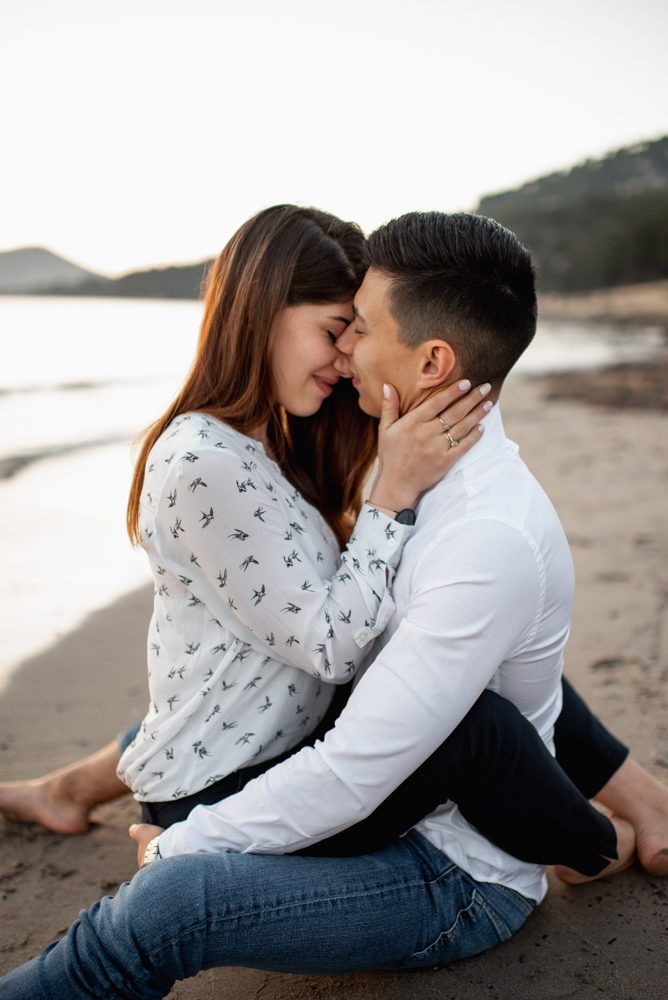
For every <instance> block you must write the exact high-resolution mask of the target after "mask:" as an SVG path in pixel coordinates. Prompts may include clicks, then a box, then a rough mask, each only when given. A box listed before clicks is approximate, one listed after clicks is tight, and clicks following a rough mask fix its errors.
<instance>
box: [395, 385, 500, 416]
mask: <svg viewBox="0 0 668 1000" xmlns="http://www.w3.org/2000/svg"><path fill="white" fill-rule="evenodd" d="M491 388H492V387H491V385H490V383H489V382H485V383H484V384H483V385H479V386H476V387H475V389H471V383H470V382H469V380H468V379H462V380H461V381H460V382H457V383H455V384H454V385H449V386H448V387H447V388H446V389H441V391H440V392H435V393H434V395H433V396H430V397H429V399H426V400H425V401H424V403H421V404H420V406H417V407H416V408H415V410H414V411H413V413H414V414H415V415H416V416H417V417H418V419H419V420H423V421H429V420H433V418H434V417H438V416H440V417H442V418H443V420H444V422H445V423H446V424H454V423H456V422H457V421H458V420H461V419H462V417H464V416H465V415H466V414H467V413H470V411H471V410H472V409H473V408H474V406H477V405H478V403H479V402H480V400H481V398H484V397H485V396H487V395H488V394H489V392H490V390H491Z"/></svg>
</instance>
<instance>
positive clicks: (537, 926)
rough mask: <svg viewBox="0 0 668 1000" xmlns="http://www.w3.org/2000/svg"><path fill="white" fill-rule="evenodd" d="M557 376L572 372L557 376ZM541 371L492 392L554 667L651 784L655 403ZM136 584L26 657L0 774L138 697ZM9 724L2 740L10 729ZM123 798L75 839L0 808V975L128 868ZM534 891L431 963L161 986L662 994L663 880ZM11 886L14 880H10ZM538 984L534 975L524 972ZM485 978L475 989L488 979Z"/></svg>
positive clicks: (657, 734) (661, 612)
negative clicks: (558, 585) (551, 638)
mask: <svg viewBox="0 0 668 1000" xmlns="http://www.w3.org/2000/svg"><path fill="white" fill-rule="evenodd" d="M568 378H571V379H572V376H568ZM550 383H551V380H550V379H545V378H528V377H519V376H518V377H517V378H516V379H514V380H512V381H510V382H509V384H508V386H507V387H506V389H505V390H504V395H503V400H502V411H503V415H504V422H505V425H506V431H507V433H508V436H509V437H510V438H511V439H512V440H515V441H518V442H519V444H520V451H521V455H522V457H523V458H524V460H525V461H526V463H527V465H528V466H529V468H530V469H531V470H532V471H533V472H534V474H535V475H536V476H537V478H538V480H539V482H540V483H541V485H542V486H543V487H544V488H545V490H546V492H547V493H548V495H549V496H550V498H551V499H552V501H553V503H554V504H555V507H556V508H557V511H558V513H559V515H560V517H561V519H562V522H563V524H564V528H565V530H566V534H567V537H568V539H569V542H570V545H571V551H572V554H573V558H574V562H575V567H576V580H577V584H576V603H575V611H574V615H573V628H572V634H571V639H570V640H569V644H568V647H567V651H566V673H567V675H568V677H569V679H570V680H571V681H573V683H574V684H575V686H576V688H577V689H578V690H579V691H580V692H581V693H582V694H583V695H584V697H585V698H586V699H587V700H588V702H589V704H590V705H591V707H592V709H593V711H594V712H595V713H596V714H597V715H599V716H600V717H601V718H602V720H603V721H604V722H605V723H606V724H607V725H609V726H610V727H611V729H613V731H614V732H615V733H616V735H618V736H619V738H620V739H622V740H623V741H624V742H626V743H627V744H629V745H630V746H631V749H632V752H633V754H634V756H635V757H636V758H637V759H638V760H639V761H640V763H642V764H643V765H644V766H645V767H647V768H648V769H649V770H650V771H651V772H652V773H653V774H654V775H655V776H656V777H658V778H659V779H660V780H663V781H664V782H666V781H668V730H667V729H666V727H665V718H666V709H667V708H668V625H667V624H666V620H665V618H666V616H665V607H664V605H665V596H664V595H665V593H668V558H667V557H668V510H666V504H665V477H666V470H667V469H668V413H666V412H661V411H657V410H641V409H616V408H615V407H606V408H604V407H594V406H591V405H589V404H588V403H587V402H585V401H583V400H582V399H580V400H575V399H554V398H552V399H551V398H550ZM151 604H152V600H151V587H150V585H149V586H147V587H142V588H140V589H139V590H137V591H134V592H133V593H131V594H127V595H125V596H124V597H122V598H121V599H120V600H118V601H116V602H114V604H112V605H110V606H109V607H107V608H104V609H103V610H101V611H97V612H95V613H93V614H92V615H90V616H89V617H88V618H87V619H86V621H85V622H84V624H83V625H82V626H81V628H80V629H77V630H76V631H75V632H72V633H70V634H69V635H67V636H65V637H64V638H63V639H62V640H60V641H59V642H58V643H56V644H55V645H54V646H52V647H51V648H50V649H49V650H47V651H46V652H44V653H42V654H40V655H39V656H35V657H33V658H32V659H30V660H28V661H25V662H24V664H23V665H22V666H21V668H20V669H19V670H18V671H17V672H16V673H15V674H14V676H13V677H12V679H11V681H10V683H9V685H8V687H7V690H6V692H5V695H4V698H3V700H2V702H1V703H0V741H1V742H0V746H2V747H6V749H2V750H0V776H1V777H2V779H3V780H11V779H12V778H28V777H36V776H37V775H39V774H40V773H43V771H44V770H46V769H47V768H51V767H56V766H60V765H62V764H65V763H68V762H70V761H71V760H73V759H77V758H78V757H81V756H84V755H86V754H88V753H91V752H93V751H95V750H96V749H98V748H99V747H100V746H102V745H104V744H105V743H107V742H108V741H109V740H110V739H113V737H114V736H115V734H116V733H117V732H118V731H119V730H120V729H121V728H122V727H123V726H124V725H126V724H127V723H129V722H130V721H132V720H133V719H135V718H138V717H139V716H140V715H142V714H143V711H144V708H145V704H146V693H145V692H146V680H145V670H146V665H145V649H146V629H147V625H148V619H149V617H150V612H151ZM10 736H13V739H11V740H10V739H9V737H10ZM137 814H138V807H137V805H136V803H135V802H134V800H133V799H132V798H131V797H130V796H127V797H124V798H122V799H120V800H116V802H112V803H108V804H107V805H106V806H103V807H101V808H100V809H98V810H97V811H96V814H95V817H94V819H95V824H94V825H93V827H92V829H91V831H90V832H89V833H87V834H84V835H82V836H80V837H63V836H59V835H56V834H50V833H48V832H47V831H44V830H43V829H42V828H40V827H37V826H29V827H26V826H24V825H21V824H16V823H10V822H3V821H0V843H1V844H2V849H3V864H2V866H1V871H0V882H2V889H3V890H9V892H6V891H3V893H2V895H3V896H4V897H5V898H4V899H1V900H0V972H5V971H8V970H9V969H10V968H13V967H14V966H16V965H18V964H20V963H21V962H22V961H25V960H26V959H27V958H28V957H30V956H32V955H34V954H36V953H38V952H39V951H40V950H41V948H43V947H44V946H45V945H46V944H47V943H48V942H49V941H50V940H53V939H54V938H56V937H59V936H61V929H62V928H64V927H67V926H69V923H70V922H71V921H72V920H73V919H75V917H76V914H77V912H78V910H79V909H80V908H81V907H82V906H88V905H90V904H91V903H92V902H93V901H94V900H95V899H97V898H99V897H100V895H102V894H105V893H111V894H113V892H115V890H116V888H117V886H118V884H119V883H120V882H121V881H122V880H124V879H127V878H130V877H131V876H132V874H133V873H134V868H135V853H134V846H133V843H132V841H130V838H129V837H128V836H127V826H128V824H129V823H130V822H132V821H133V819H134V818H136V816H137ZM550 881H551V887H550V892H549V894H548V896H547V898H546V900H545V901H544V903H543V904H541V906H540V907H538V908H537V910H536V911H535V913H534V914H532V916H531V917H530V918H529V920H528V921H527V923H526V924H525V926H524V927H523V928H522V929H521V930H520V931H519V932H518V933H517V934H516V935H515V936H514V937H513V938H512V939H511V940H510V941H508V942H506V943H505V944H503V945H501V946H499V947H498V948H495V949H493V950H491V951H490V952H487V953H484V954H482V955H479V956H475V957H473V958H470V959H466V960H464V961H460V962H456V963H453V964H452V965H449V966H445V967H442V968H439V969H438V970H431V969H429V970H422V971H420V972H410V973H373V972H370V973H360V974H356V975H352V976H343V977H342V976H337V977H310V976H289V975H283V974H275V973H265V972H259V971H256V970H248V969H232V968H226V969H218V970H215V971H213V972H210V973H205V974H202V975H201V976H199V977H197V979H195V980H190V981H188V982H186V983H184V984H179V985H177V987H176V988H175V989H174V991H173V993H172V995H171V996H172V1000H176V998H177V997H179V998H181V1000H196V998H199V1000H213V997H214V995H215V996H217V997H219V996H227V995H234V996H235V997H236V998H238V1000H252V998H253V997H254V996H256V995H257V993H258V992H259V991H260V990H261V991H262V998H263V1000H288V998H294V1000H304V998H306V997H311V996H313V993H314V991H317V992H318V996H319V997H320V1000H335V998H338V997H340V996H341V993H342V992H345V993H346V995H350V996H351V997H353V998H357V997H359V998H360V1000H405V998H406V997H407V996H414V997H415V998H417V1000H432V998H433V997H434V996H442V997H445V996H456V997H458V998H461V1000H479V998H480V992H479V991H480V985H479V984H480V983H481V982H482V983H484V984H485V987H484V989H485V993H486V994H488V995H489V996H490V997H495V996H497V997H500V998H503V1000H505V998H506V997H509V996H511V995H512V996H514V997H515V998H517V1000H534V997H535V996H536V993H537V992H540V993H541V995H546V996H569V995H574V993H575V992H577V994H578V996H580V995H582V997H583V1000H587V998H588V997H589V996H591V997H592V998H593V996H594V995H598V993H599V991H600V990H601V989H606V990H607V991H608V995H609V996H610V997H611V998H613V1000H626V998H627V997H628V996H630V995H633V996H634V998H638V1000H644V998H647V1000H653V998H654V997H657V996H661V995H663V992H664V991H665V987H664V983H665V967H666V966H665V958H664V953H665V932H666V925H667V924H668V903H666V902H664V900H665V891H666V889H667V888H668V886H664V885H663V882H662V880H660V879H656V878H652V877H650V876H647V875H645V874H644V873H643V872H642V871H641V870H639V869H638V868H631V869H630V870H629V871H627V872H625V873H623V874H622V875H619V876H616V877H615V878H614V879H603V880H601V881H599V882H595V883H591V884H589V885H585V886H580V887H568V886H565V885H563V884H561V883H559V882H556V881H555V880H554V879H553V878H551V880H550ZM12 890H15V891H14V892H12ZM538 982H540V988H539V989H537V983H538ZM490 986H491V987H492V988H491V989H488V987H490Z"/></svg>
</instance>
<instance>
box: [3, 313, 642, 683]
mask: <svg viewBox="0 0 668 1000" xmlns="http://www.w3.org/2000/svg"><path fill="white" fill-rule="evenodd" d="M201 317H202V306H201V304H200V303H199V302H165V301H155V300H137V299H126V300H122V299H117V300H115V299H83V298H60V297H59V298H42V297H34V298H33V297H8V296H0V608H2V615H1V617H0V687H1V686H2V683H3V679H6V678H7V677H8V676H9V675H10V673H11V671H12V670H13V669H14V668H15V667H16V666H17V665H18V664H19V663H20V662H21V661H22V660H23V659H25V658H26V657H27V656H29V655H31V654H33V653H36V652H38V651H40V650H42V649H44V648H46V647H47V646H48V645H49V644H51V643H52V642H53V641H54V639H57V638H58V637H59V636H61V635H63V634H65V633H66V632H68V631H70V630H71V629H73V628H75V627H76V626H77V625H78V624H80V623H81V621H82V620H83V619H84V618H85V616H86V615H87V614H88V613H90V612H91V611H93V610H95V609H96V608H100V607H103V606H105V605H106V604H108V603H110V602H111V601H112V600H114V599H115V598H117V597H119V596H120V595H121V594H124V593H127V592H128V591H130V590H132V589H134V588H135V587H138V586H140V585H141V584H143V583H146V582H148V581H149V579H150V578H149V574H148V570H147V565H145V556H144V555H143V553H142V552H134V551H133V550H132V549H131V547H130V544H129V542H128V540H127V536H126V534H125V525H124V520H125V504H126V500H127V492H128V486H129V483H130V477H131V468H132V464H131V448H130V442H131V441H132V439H133V438H134V437H135V435H136V434H138V433H139V431H141V430H142V429H143V428H144V427H146V426H147V425H148V424H149V423H151V421H152V420H154V419H155V418H156V416H158V415H159V414H160V412H162V411H163V410H164V409H165V408H166V407H167V405H168V403H169V401H170V400H171V398H172V397H173V395H174V393H175V391H176V389H177V388H178V386H179V384H180V382H181V381H182V380H183V377H184V375H185V373H186V371H187V369H188V366H189V364H190V362H191V361H192V358H193V354H194V350H195V345H196V342H197V335H198V332H199V324H200V322H201ZM660 343H661V339H660V335H659V334H658V333H657V332H656V331H652V330H647V331H643V332H641V333H638V334H635V335H634V336H633V337H632V338H629V337H628V336H624V335H622V334H620V333H619V332H618V331H615V330H614V329H612V328H606V327H603V326H592V325H587V326H578V325H576V324H565V323H556V322H553V321H551V322H543V323H541V324H540V326H539V332H538V335H537V337H536V340H535V341H534V343H533V344H532V346H531V347H530V348H529V350H528V351H527V353H526V355H525V356H524V357H523V358H522V359H521V360H520V362H519V364H518V366H517V370H518V371H519V372H525V373H536V374H537V373H540V372H546V371H567V370H572V369H578V368H587V367H591V366H596V365H600V364H606V363H610V362H613V361H616V360H626V359H640V358H643V357H648V356H651V355H652V354H653V353H654V352H655V351H656V350H657V348H658V347H659V346H660Z"/></svg>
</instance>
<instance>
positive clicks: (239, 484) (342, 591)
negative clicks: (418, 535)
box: [154, 449, 411, 683]
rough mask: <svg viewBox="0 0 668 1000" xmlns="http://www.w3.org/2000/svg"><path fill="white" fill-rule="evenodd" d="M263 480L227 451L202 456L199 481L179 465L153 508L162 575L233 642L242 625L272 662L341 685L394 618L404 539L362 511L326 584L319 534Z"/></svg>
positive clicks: (295, 503)
mask: <svg viewBox="0 0 668 1000" xmlns="http://www.w3.org/2000/svg"><path fill="white" fill-rule="evenodd" d="M266 478H267V477H263V475H262V474H261V471H260V470H256V471H253V468H252V467H251V473H250V474H249V463H248V462H246V461H245V459H244V458H243V457H240V456H239V455H235V454H234V452H233V451H232V450H228V449H225V450H224V451H219V452H214V451H213V449H211V450H207V449H201V450H200V451H199V455H198V463H197V471H196V474H195V473H194V470H193V466H192V464H191V463H190V462H189V461H188V460H187V459H186V460H176V461H174V462H173V464H172V465H171V466H170V469H169V472H168V474H167V477H166V480H165V483H164V486H163V489H162V495H161V496H160V497H159V499H158V501H157V504H156V509H155V515H154V518H155V520H154V524H155V531H156V538H155V539H154V544H155V546H156V548H157V550H158V552H159V553H160V557H161V558H162V559H163V561H165V562H166V564H167V565H172V566H173V565H177V566H179V567H181V568H182V567H183V566H184V564H186V565H187V567H188V574H187V576H186V575H184V574H182V573H180V574H179V579H180V580H181V583H182V584H183V585H184V586H185V587H186V588H187V590H188V591H189V593H190V595H191V596H190V599H191V600H192V602H193V603H194V604H195V605H196V604H197V603H200V602H202V603H205V604H206V606H207V607H208V609H209V610H210V611H211V612H212V614H213V616H214V618H215V619H216V620H217V621H219V623H220V624H222V625H224V626H225V627H226V628H229V629H230V630H231V631H232V632H233V633H234V634H235V635H243V634H245V633H243V632H241V631H240V630H239V628H238V626H239V624H241V625H242V626H243V627H244V629H245V630H247V631H248V632H250V633H252V636H250V638H252V639H253V644H254V645H256V646H258V648H260V649H262V648H265V650H266V652H267V653H268V654H270V655H271V656H272V658H274V659H278V660H279V661H282V662H285V663H289V664H290V665H292V666H295V667H299V668H300V669H302V670H305V671H308V672H309V673H312V674H314V675H315V676H316V677H321V678H322V680H323V681H327V682H329V683H345V682H346V681H348V680H350V678H351V677H352V676H353V675H354V674H355V671H356V670H357V667H358V666H359V665H360V663H361V662H362V660H363V657H364V654H362V653H361V650H362V649H363V647H364V646H366V645H367V644H368V643H369V642H370V641H371V640H372V639H373V638H374V637H375V636H377V635H379V634H380V633H381V632H382V631H383V629H384V628H385V626H386V624H387V622H388V621H389V618H390V616H391V615H392V613H393V611H394V608H395V605H394V600H393V598H392V590H391V586H392V581H393V579H394V575H395V571H396V567H397V564H398V562H399V559H400V557H401V552H402V550H403V546H404V543H405V541H406V539H407V538H408V536H409V534H410V531H411V529H410V527H409V526H407V525H402V524H397V523H396V522H395V521H393V520H391V519H390V518H388V517H386V516H385V515H384V514H382V513H380V512H379V511H376V510H374V509H372V508H371V507H369V506H368V505H365V506H364V508H363V509H362V512H361V513H360V516H359V518H358V521H357V524H356V526H355V529H354V531H353V534H352V537H351V539H350V542H349V544H348V546H347V548H346V549H345V552H344V553H343V555H342V556H341V561H340V564H339V568H338V570H337V571H336V573H335V575H334V577H333V578H332V579H325V578H323V576H322V575H321V569H320V566H319V561H320V558H321V553H320V552H318V551H317V550H318V548H323V544H324V543H323V539H322V536H321V535H320V532H319V527H318V525H316V524H315V523H313V519H312V518H311V519H309V517H308V515H307V513H306V511H304V510H303V507H304V504H303V501H301V498H300V497H299V494H297V493H296V492H295V493H292V494H288V493H287V492H285V493H284V494H283V495H279V488H278V487H277V486H276V485H275V484H274V483H268V482H265V479H266ZM309 534H310V535H311V537H312V541H313V543H314V544H313V545H309V546H308V550H309V551H311V552H312V553H313V552H315V553H317V554H316V556H315V559H314V558H313V554H312V555H311V556H309V555H308V554H307V547H306V546H305V544H304V541H305V537H306V536H308V535H309ZM188 560H189V561H188ZM323 561H324V560H323ZM330 565H331V563H330Z"/></svg>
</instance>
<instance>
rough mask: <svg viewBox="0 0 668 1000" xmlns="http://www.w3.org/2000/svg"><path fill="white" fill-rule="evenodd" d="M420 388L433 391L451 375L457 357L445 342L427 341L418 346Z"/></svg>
mask: <svg viewBox="0 0 668 1000" xmlns="http://www.w3.org/2000/svg"><path fill="white" fill-rule="evenodd" d="M420 350H421V352H422V358H421V361H420V375H419V380H420V388H421V389H433V388H434V387H435V386H437V385H440V384H441V383H442V382H444V381H445V380H446V379H447V378H449V376H450V375H451V374H452V372H453V370H454V368H455V367H456V365H457V357H456V355H455V352H454V351H453V349H452V347H451V346H450V344H448V342H447V341H445V340H427V341H425V342H424V344H421V345H420Z"/></svg>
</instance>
